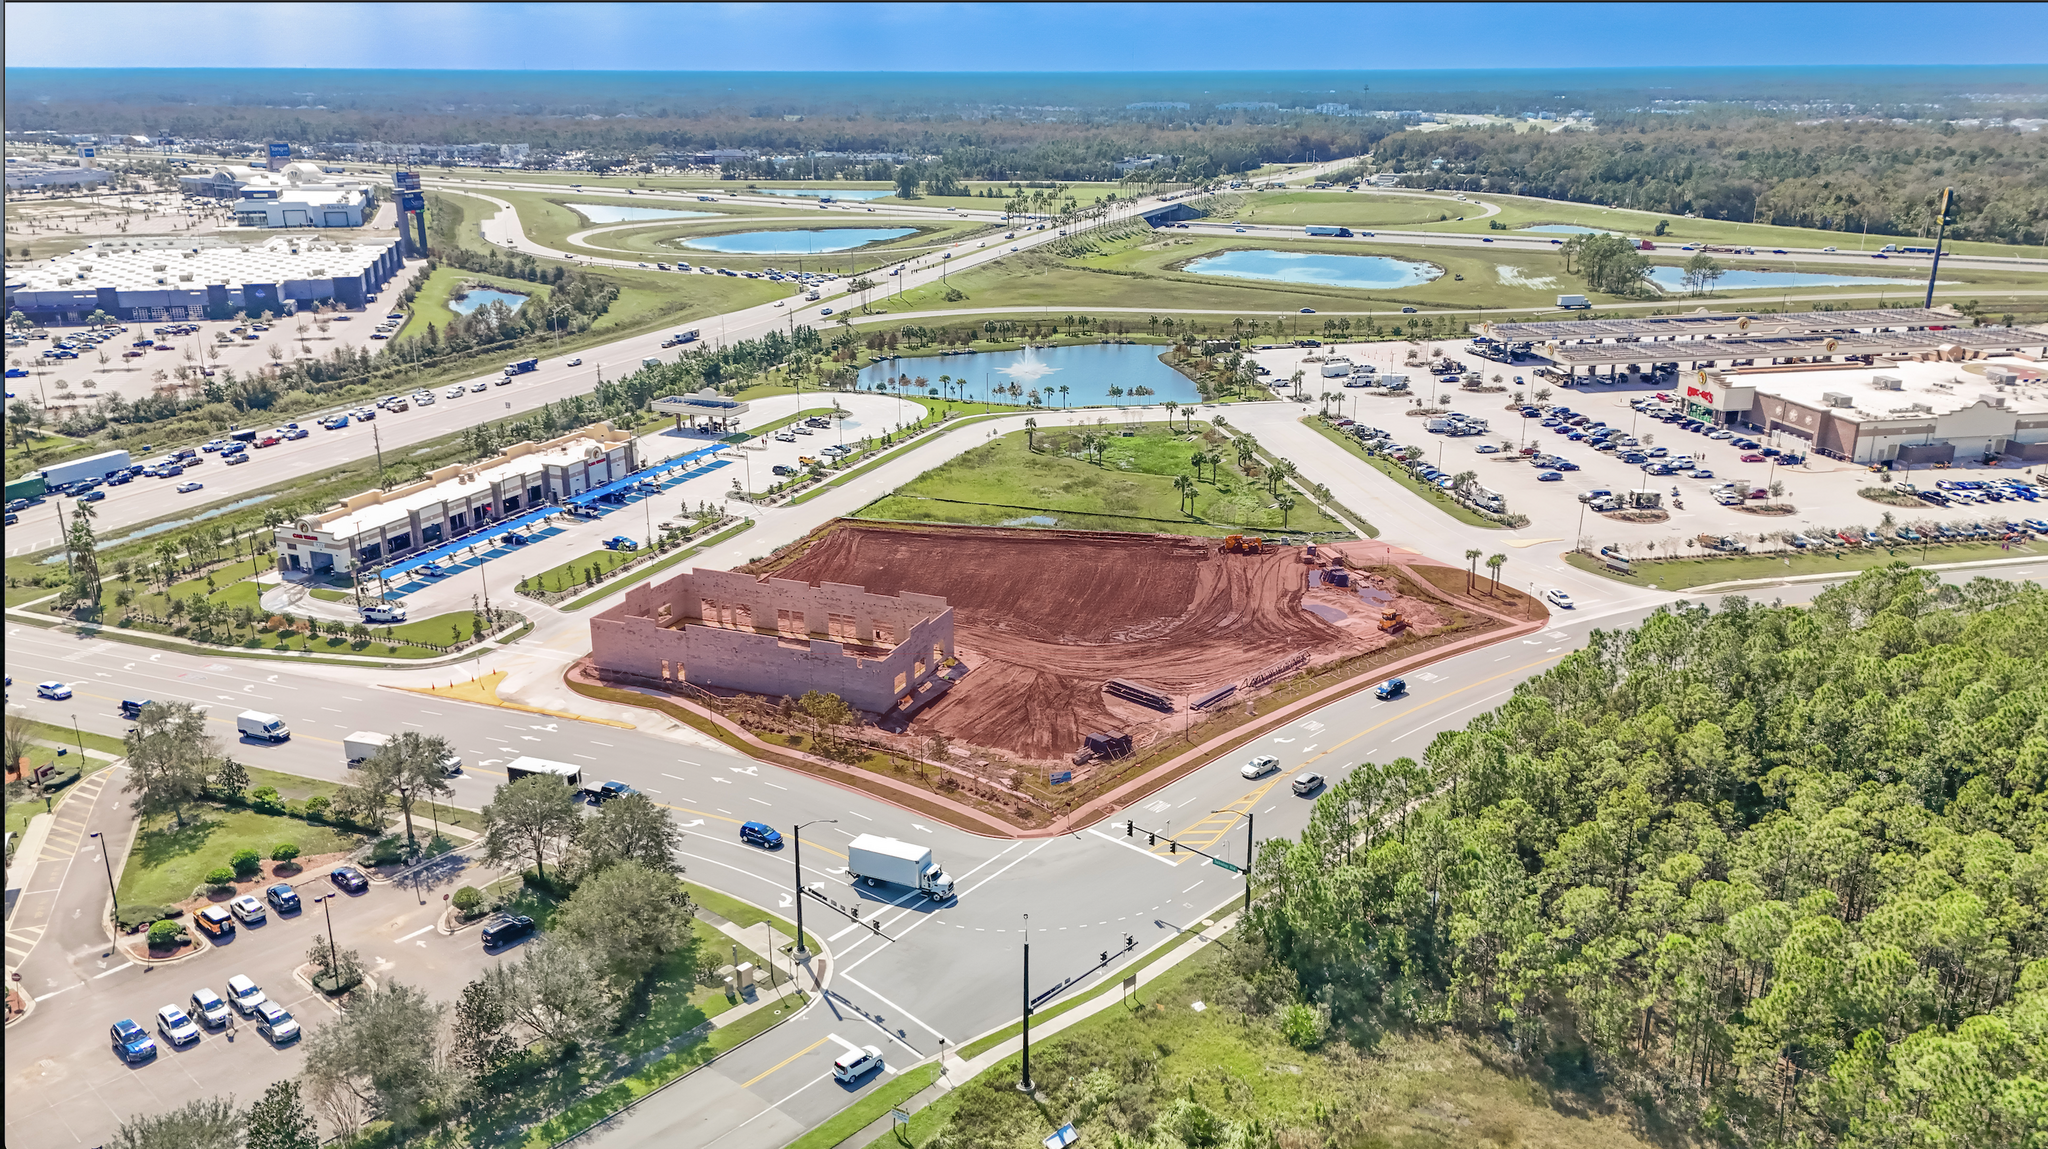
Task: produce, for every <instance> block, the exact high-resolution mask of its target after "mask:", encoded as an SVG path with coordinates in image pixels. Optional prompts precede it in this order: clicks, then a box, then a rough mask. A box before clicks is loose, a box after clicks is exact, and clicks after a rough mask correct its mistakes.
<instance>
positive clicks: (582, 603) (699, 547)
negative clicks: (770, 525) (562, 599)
mask: <svg viewBox="0 0 2048 1149" xmlns="http://www.w3.org/2000/svg"><path fill="white" fill-rule="evenodd" d="M753 525H754V520H752V519H742V520H740V521H739V522H737V523H734V524H733V525H732V526H729V527H727V528H725V529H724V530H722V531H720V532H718V533H717V534H715V535H712V536H711V537H709V538H706V539H702V540H699V541H698V542H695V543H692V544H690V545H689V546H686V547H684V548H682V549H681V550H679V551H677V552H675V553H674V554H672V555H669V556H668V557H666V558H659V559H656V560H654V561H653V562H651V563H648V564H647V565H646V566H643V567H641V568H640V569H638V570H636V571H634V572H633V573H632V574H631V575H629V576H627V577H626V579H625V581H623V582H613V583H606V584H603V585H600V586H598V587H597V588H596V589H594V590H592V591H591V592H590V593H589V594H586V595H581V596H579V597H577V598H575V599H572V600H570V601H569V602H566V603H563V604H561V608H562V609H563V610H582V609H583V608H584V607H586V606H589V605H590V604H591V603H594V602H596V601H597V600H598V599H601V598H603V597H605V596H606V595H609V594H611V593H613V592H615V591H617V590H618V589H619V588H621V587H628V586H632V585H633V584H635V583H638V582H642V581H644V580H646V579H648V578H651V577H653V576H654V575H656V574H659V573H661V572H662V571H663V570H666V569H668V568H669V567H672V566H674V565H676V564H677V563H679V562H682V561H683V560H684V559H688V558H694V557H696V556H697V555H700V554H703V553H704V552H705V551H706V550H709V549H710V548H711V547H713V546H716V545H717V544H719V543H722V542H724V541H725V540H727V539H729V538H733V537H734V536H736V535H738V534H740V533H741V532H743V531H745V530H747V529H748V528H750V527H752V526H753Z"/></svg>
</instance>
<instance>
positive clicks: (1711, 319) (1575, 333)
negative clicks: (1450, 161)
mask: <svg viewBox="0 0 2048 1149" xmlns="http://www.w3.org/2000/svg"><path fill="white" fill-rule="evenodd" d="M1969 324H1970V317H1969V316H1967V315H1964V314H1962V313H1961V312H1957V311H1950V310H1948V309H1947V308H1944V307H1931V308H1930V307H1888V308H1871V309H1869V310H1864V311H1800V312H1787V313H1784V314H1746V313H1739V312H1704V311H1700V312H1694V313H1693V314H1691V315H1645V316H1641V317H1638V318H1632V319H1624V318H1614V319H1570V320H1558V321H1556V322H1554V323H1482V324H1480V326H1479V330H1480V333H1481V334H1483V335H1487V336H1490V337H1492V338H1494V339H1499V340H1502V341H1504V342H1508V343H1570V342H1577V341H1588V342H1590V341H1599V340H1633V341H1639V342H1650V341H1656V340H1668V339H1707V338H1714V337H1717V336H1724V335H1726V336H1741V335H1802V334H1807V333H1810V332H1818V331H1885V330H1909V331H1918V330H1924V329H1928V328H1955V327H1967V326H1969Z"/></svg>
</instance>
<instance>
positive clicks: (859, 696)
mask: <svg viewBox="0 0 2048 1149" xmlns="http://www.w3.org/2000/svg"><path fill="white" fill-rule="evenodd" d="M590 645H591V662H592V663H593V664H594V665H595V666H596V667H597V668H598V669H599V670H600V671H603V672H607V673H612V674H625V675H633V676H636V677H639V678H644V679H655V680H663V681H669V682H687V683H689V684H690V685H692V686H697V687H702V688H706V689H711V690H733V691H743V692H746V693H748V694H760V695H765V696H767V697H769V698H781V697H790V698H795V697H799V696H801V695H803V694H804V693H805V692H806V691H811V690H817V691H822V692H826V693H830V694H837V695H838V696H840V697H841V698H843V699H845V700H846V702H847V704H848V705H850V706H852V707H853V708H854V709H856V710H859V711H862V712H864V713H866V714H870V715H877V716H879V715H886V714H890V713H892V712H894V713H896V714H898V715H901V714H906V713H908V712H910V711H913V710H916V709H917V708H918V707H920V706H922V705H923V704H924V703H926V702H928V701H930V700H932V699H933V698H936V697H937V696H938V695H939V693H941V689H942V687H943V685H944V682H943V680H941V679H940V678H939V671H940V668H941V666H942V665H943V664H944V661H945V660H946V659H949V658H953V657H954V648H953V608H952V607H951V606H950V605H948V604H947V602H946V600H945V599H943V598H939V597H938V596H936V595H928V594H915V593H911V592H908V591H906V592H904V593H902V594H894V595H888V594H870V593H869V592H868V591H866V590H865V589H863V588H861V587H857V586H847V585H844V584H841V583H831V582H823V583H819V584H817V585H815V586H814V585H812V584H810V583H808V582H801V581H797V580H793V579H780V578H773V577H758V576H755V575H750V574H741V573H736V572H732V571H711V570H692V571H691V572H690V573H689V574H686V575H679V576H677V577H676V578H673V579H670V580H669V581H667V582H664V583H655V584H651V585H647V586H640V587H635V588H633V589H632V590H629V591H627V592H626V599H625V601H624V602H622V603H620V604H619V605H618V606H615V607H613V608H611V609H610V610H607V611H605V612H603V613H601V614H599V615H597V616H596V617H595V618H593V619H591V620H590Z"/></svg>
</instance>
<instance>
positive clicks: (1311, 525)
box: [857, 423, 1351, 535]
mask: <svg viewBox="0 0 2048 1149" xmlns="http://www.w3.org/2000/svg"><path fill="white" fill-rule="evenodd" d="M1120 426H1121V424H1115V425H1113V427H1120ZM1207 430H1208V429H1207V426H1206V425H1204V424H1198V425H1197V427H1196V432H1195V433H1194V434H1193V435H1190V434H1189V433H1188V432H1187V431H1186V430H1185V429H1183V427H1182V426H1180V425H1178V424H1177V425H1175V426H1174V428H1173V429H1172V430H1168V428H1167V427H1166V425H1165V424H1161V423H1148V424H1144V425H1142V426H1141V427H1140V428H1139V429H1138V433H1137V434H1136V435H1133V436H1131V437H1130V438H1124V437H1122V436H1120V435H1118V434H1117V433H1116V431H1115V430H1114V429H1111V430H1109V432H1108V433H1109V435H1110V440H1109V446H1108V447H1107V448H1106V449H1104V451H1103V453H1102V460H1101V462H1100V464H1097V463H1093V462H1088V461H1085V460H1084V459H1083V458H1082V449H1081V445H1080V442H1079V439H1080V435H1079V433H1078V432H1076V431H1074V430H1070V429H1065V428H1057V429H1050V430H1046V431H1038V432H1024V431H1017V432H1013V433H1011V434H1008V435H1004V436H1001V437H999V438H997V439H994V440H992V441H990V442H989V443H987V444H985V445H983V446H980V447H976V448H974V449H973V450H971V451H969V452H967V453H966V454H964V455H961V456H959V457H957V458H955V459H953V460H951V461H949V462H947V463H945V464H943V465H941V466H939V467H937V468H935V469H934V470H931V471H928V472H926V473H925V474H923V475H920V476H919V477H918V478H916V479H913V480H911V481H910V482H909V483H906V484H905V485H904V486H902V487H900V488H898V489H897V490H896V492H895V493H893V494H891V495H888V496H886V497H884V498H882V499H879V500H877V501H875V502H873V503H870V504H869V505H868V506H866V507H863V508H862V509H861V510H860V511H859V512H858V515H857V517H860V518H867V519H897V520H907V521H912V522H948V523H971V524H976V525H981V526H1046V527H1050V526H1062V527H1076V528H1082V529H1089V530H1126V531H1145V532H1166V533H1175V534H1193V535H1227V534H1235V533H1237V532H1239V531H1242V530H1249V531H1261V530H1292V531H1298V532H1301V533H1303V534H1309V533H1316V534H1350V533H1351V531H1350V528H1349V527H1347V526H1346V525H1345V524H1343V523H1339V522H1336V521H1334V520H1332V519H1330V518H1328V517H1326V516H1325V515H1323V513H1322V512H1321V511H1319V510H1317V509H1316V508H1315V507H1314V506H1313V505H1311V504H1310V503H1309V502H1307V501H1306V500H1301V499H1299V498H1298V497H1297V505H1296V506H1295V507H1294V509H1293V511H1292V512H1290V513H1287V514H1284V515H1283V514H1282V512H1281V511H1280V510H1279V509H1278V508H1277V507H1275V506H1274V505H1273V496H1272V495H1271V494H1270V493H1269V492H1268V488H1267V485H1266V483H1265V482H1264V479H1263V472H1257V473H1255V474H1253V475H1249V476H1248V475H1247V474H1246V473H1245V472H1244V471H1243V470H1241V469H1239V467H1238V465H1237V458H1236V455H1235V454H1234V453H1232V451H1231V450H1230V447H1229V444H1228V443H1227V442H1225V441H1224V440H1223V438H1222V436H1220V435H1214V433H1213V432H1211V433H1209V434H1210V436H1211V437H1213V440H1214V441H1210V439H1209V438H1205V437H1204V432H1207ZM1027 436H1030V437H1032V438H1035V439H1036V441H1037V443H1038V450H1036V451H1032V450H1030V449H1028V447H1027V445H1026V439H1027ZM1196 451H1205V452H1206V451H1218V452H1221V453H1222V454H1224V455H1225V461H1224V462H1223V464H1222V465H1221V466H1220V467H1215V468H1205V469H1204V477H1203V478H1202V479H1201V480H1200V481H1199V482H1198V483H1197V488H1198V494H1197V495H1196V497H1195V499H1194V503H1193V509H1192V512H1190V511H1189V510H1187V509H1186V508H1187V506H1188V504H1187V503H1186V502H1185V501H1184V500H1183V499H1182V497H1181V492H1180V491H1179V490H1177V489H1175V487H1174V485H1173V480H1174V477H1175V476H1178V475H1189V476H1192V475H1193V474H1194V468H1193V467H1191V466H1190V465H1189V458H1190V456H1191V455H1193V454H1194V453H1195V452H1196ZM1047 519H1050V520H1052V521H1044V520H1047Z"/></svg>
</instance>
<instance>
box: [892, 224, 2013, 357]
mask: <svg viewBox="0 0 2048 1149" xmlns="http://www.w3.org/2000/svg"><path fill="white" fill-rule="evenodd" d="M1098 246H1099V249H1098V251H1097V252H1095V253H1094V254H1089V255H1084V256H1081V257H1078V258H1071V259H1070V258H1062V257H1060V256H1056V255H1054V254H1052V253H1050V252H1044V251H1032V252H1019V253H1018V254H1017V255H1015V256H1013V257H1010V258H1008V259H1005V260H1002V261H1000V262H997V263H993V264H984V265H981V266H977V267H974V268H970V269H967V270H965V271H963V272H961V273H960V274H958V275H952V276H948V277H947V281H946V282H945V283H944V284H927V285H925V286H922V287H918V288H914V289H912V290H910V291H906V292H904V293H903V294H902V295H901V296H895V295H889V296H885V297H880V298H877V299H876V300H874V302H873V305H872V309H873V310H875V311H878V312H891V313H897V312H927V311H958V312H963V313H968V312H991V311H1000V310H1002V309H1005V308H1013V307H1061V308H1071V309H1074V310H1077V311H1086V310H1088V309H1090V308H1096V307H1118V308H1128V307H1133V306H1137V307H1156V308H1159V309H1160V310H1162V311H1167V312H1171V311H1175V310H1198V311H1214V312H1222V313H1225V314H1231V313H1235V314H1236V315H1239V316H1243V317H1247V318H1261V319H1263V320H1264V321H1265V322H1266V323H1267V324H1268V325H1271V324H1273V323H1274V322H1275V321H1276V320H1277V322H1278V324H1279V326H1280V331H1279V334H1284V335H1288V336H1293V335H1313V334H1318V333H1319V332H1320V329H1321V324H1322V320H1321V319H1318V318H1315V317H1311V316H1303V315H1301V314H1300V309H1301V308H1303V307H1312V308H1314V309H1315V310H1316V311H1317V312H1318V313H1320V314H1323V315H1357V314H1361V313H1364V312H1376V313H1379V314H1382V315H1384V314H1387V313H1389V312H1398V311H1399V309H1400V308H1401V307H1403V306H1411V307H1421V308H1425V309H1428V310H1432V311H1438V310H1477V309H1503V308H1509V309H1527V311H1528V312H1530V313H1531V314H1532V315H1533V314H1534V313H1536V312H1540V311H1548V310H1550V309H1551V308H1552V305H1553V304H1555V302H1556V298H1557V292H1558V291H1560V290H1574V289H1576V290H1581V291H1583V290H1584V285H1583V283H1581V282H1580V281H1579V280H1578V278H1577V277H1576V276H1572V275H1566V274H1565V271H1564V260H1563V257H1562V256H1560V255H1558V254H1556V253H1554V252H1522V251H1506V250H1502V251H1499V252H1494V251H1479V252H1474V251H1468V250H1465V249H1461V248H1416V247H1410V246H1403V245H1397V244H1376V243H1375V242H1374V241H1372V240H1307V239H1303V240H1293V239H1287V240H1268V239H1263V238H1260V239H1257V240H1253V239H1252V238H1250V237H1236V236H1233V237H1230V238H1225V237H1222V236H1203V235H1193V234H1185V235H1184V234H1178V233H1172V232H1163V231H1162V232H1157V233H1146V234H1139V235H1133V236H1127V237H1124V238H1121V239H1117V240H1112V241H1106V242H1103V243H1101V244H1100V245H1098ZM1235 249H1259V250H1281V251H1299V252H1316V253H1325V254H1333V255H1381V256H1386V257H1389V258H1392V259H1398V260H1402V261H1404V262H1417V263H1426V264H1429V265H1431V266H1432V267H1434V268H1435V269H1437V271H1438V272H1439V273H1440V274H1438V276H1437V277H1436V278H1435V279H1433V280H1431V281H1430V282H1428V283H1424V284H1418V285H1416V286H1413V287H1406V288H1399V289H1392V290H1373V291H1367V290H1361V289H1354V288H1344V287H1331V286H1324V285H1318V284H1264V283H1258V282H1254V281H1249V280H1230V279H1224V278H1222V277H1218V276H1208V275H1197V274H1191V273H1189V272H1188V271H1186V270H1185V269H1184V268H1185V265H1187V264H1188V263H1190V262H1192V261H1194V260H1196V259H1200V258H1202V257H1204V256H1211V255H1216V254H1219V253H1221V252H1225V251H1230V250H1235ZM1659 258H1660V261H1662V262H1669V263H1677V262H1682V260H1679V259H1678V258H1677V257H1676V255H1674V256H1672V257H1671V258H1668V259H1665V258H1663V257H1659ZM1722 259H1723V263H1724V265H1726V266H1729V267H1731V268H1741V269H1744V270H1756V269H1761V270H1808V271H1811V270H1813V269H1812V268H1801V267H1797V266H1795V265H1791V264H1782V263H1781V264H1774V263H1773V262H1772V261H1770V260H1769V259H1767V258H1761V257H1755V256H1751V257H1744V258H1741V259H1739V260H1731V259H1729V258H1728V257H1722ZM1849 270H1850V271H1851V272H1853V273H1854V274H1857V275H1878V274H1883V275H1886V276H1888V277H1892V278H1895V279H1896V280H1897V282H1896V284H1863V285H1848V286H1842V287H1815V288H1801V289H1797V290H1793V291H1780V290H1776V289H1768V288H1766V289H1757V290H1749V291H1741V292H1718V293H1716V294H1715V295H1714V296H1712V297H1709V298H1716V299H1719V298H1742V299H1747V300H1755V301H1759V302H1764V301H1767V302H1770V303H1774V304H1776V303H1781V302H1782V303H1783V304H1784V305H1785V306H1793V307H1796V306H1798V304H1799V301H1801V300H1810V299H1817V298H1831V297H1835V296H1842V295H1851V296H1857V297H1867V298H1868V299H1870V300H1871V301H1873V302H1874V303H1881V302H1883V301H1885V300H1887V299H1890V300H1898V299H1900V298H1902V297H1909V296H1911V295H1912V294H1914V293H1915V292H1918V291H1921V290H1923V289H1924V288H1923V286H1922V285H1917V284H1916V283H1915V282H1914V281H1913V279H1912V278H1911V276H1910V275H1908V274H1907V273H1906V271H1905V270H1904V269H1901V270H1900V271H1898V272H1892V271H1890V270H1889V269H1886V270H1884V271H1882V272H1873V271H1867V270H1865V269H1862V268H1851V269H1849ZM1942 279H1943V281H1944V282H1945V283H1948V284H1949V286H1945V287H1941V288H1939V289H1937V292H1936V294H1937V296H1946V297H1949V298H1951V299H1955V300H1963V299H1982V300H1986V301H1994V300H1997V299H1999V298H2001V297H2002V296H2001V292H2002V291H2003V290H2006V289H2013V290H2020V289H2039V288H2040V287H2041V286H2042V285H2043V283H2044V280H2043V277H2042V276H2040V275H2039V274H2038V273H2032V272H2027V271H2019V270H2005V269H1998V270H1988V269H1967V270H1959V271H1956V272H1954V273H1953V274H1951V273H1950V272H1948V271H1944V272H1943V273H1942ZM949 288H950V289H951V290H952V291H954V292H957V293H959V294H961V295H962V296H963V298H960V299H948V298H947V291H948V289H949ZM1597 299H1598V301H1600V302H1621V300H1620V298H1619V297H1613V296H1597ZM1636 302H1639V303H1640V304H1641V305H1642V307H1643V308H1644V309H1645V310H1649V309H1652V308H1657V307H1663V308H1666V309H1669V308H1672V307H1681V306H1683V307H1693V306H1699V305H1700V304H1701V302H1703V301H1702V300H1701V299H1698V298H1695V297H1693V296H1669V297H1661V298H1657V299H1646V300H1640V301H1636ZM2030 306H2037V304H2036V305H2030ZM1383 322H1384V323H1385V325H1386V326H1387V327H1389V328H1391V327H1393V326H1397V325H1399V324H1400V323H1401V320H1400V319H1398V318H1390V319H1388V320H1384V321H1383Z"/></svg>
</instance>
